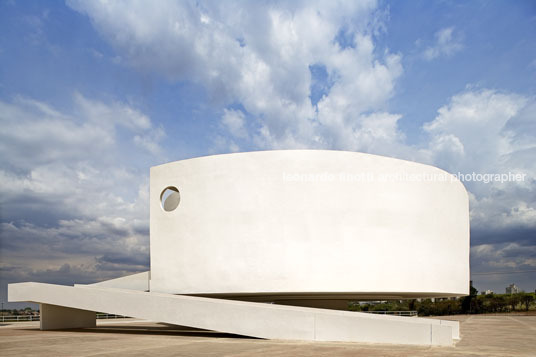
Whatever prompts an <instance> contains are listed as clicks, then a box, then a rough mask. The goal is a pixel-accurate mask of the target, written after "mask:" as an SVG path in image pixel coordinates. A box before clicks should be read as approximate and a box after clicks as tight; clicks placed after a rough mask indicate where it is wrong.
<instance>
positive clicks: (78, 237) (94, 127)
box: [0, 93, 162, 283]
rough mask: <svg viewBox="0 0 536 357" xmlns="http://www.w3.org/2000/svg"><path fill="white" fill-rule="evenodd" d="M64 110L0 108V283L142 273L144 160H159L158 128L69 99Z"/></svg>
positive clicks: (35, 105)
mask: <svg viewBox="0 0 536 357" xmlns="http://www.w3.org/2000/svg"><path fill="white" fill-rule="evenodd" d="M73 105H74V109H73V110H72V111H71V112H68V113H67V112H64V111H59V110H57V109H55V108H54V107H52V106H50V105H49V104H46V103H43V102H40V101H36V100H33V99H29V98H23V97H18V98H15V99H14V100H12V101H11V102H4V101H0V122H1V123H2V128H3V130H2V131H1V132H0V164H1V165H0V167H1V169H0V206H1V207H3V212H2V222H1V223H0V232H1V245H0V248H1V251H0V252H1V256H2V259H1V269H2V274H1V275H2V280H3V282H5V281H21V280H27V279H28V278H29V277H32V280H36V279H38V280H41V281H54V282H58V281H61V282H67V280H69V279H70V280H69V282H70V283H73V282H74V281H76V280H78V281H80V280H83V281H86V282H88V281H89V280H93V281H95V280H99V279H104V278H111V277H116V276H120V275H123V274H125V273H128V272H135V271H140V270H144V269H147V267H148V211H147V205H148V175H147V173H148V170H147V168H146V167H144V166H143V161H144V159H143V158H144V157H145V158H146V159H145V161H147V160H149V158H150V160H158V158H159V157H158V156H154V154H155V152H156V153H158V152H160V146H159V143H158V141H159V140H160V138H161V136H162V134H161V133H160V132H159V131H160V129H159V128H155V127H154V126H153V124H152V122H151V120H150V118H149V117H148V116H146V115H145V114H143V113H142V112H140V111H139V110H138V109H136V108H134V107H132V106H131V105H128V104H125V103H120V102H110V103H104V102H101V101H97V100H92V99H89V98H87V97H84V96H83V95H81V94H79V93H75V94H74V95H73ZM137 138H146V139H145V140H146V141H145V144H147V145H149V147H146V146H147V145H145V146H144V145H141V146H139V145H138V142H137V140H138V139H137ZM132 157H136V159H137V160H139V161H141V162H140V163H137V162H136V161H134V160H132ZM120 256H131V257H132V259H135V260H136V261H128V260H125V259H119V260H118V259H116V258H117V257H120ZM23 258H24V259H23ZM105 263H106V264H105ZM112 267H113V269H112ZM54 272H57V274H56V273H54ZM59 276H62V277H63V278H61V279H60V280H57V279H56V278H55V277H59Z"/></svg>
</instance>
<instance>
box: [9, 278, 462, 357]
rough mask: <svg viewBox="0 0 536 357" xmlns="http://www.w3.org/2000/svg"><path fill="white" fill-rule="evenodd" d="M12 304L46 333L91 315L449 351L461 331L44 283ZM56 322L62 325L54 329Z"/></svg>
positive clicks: (17, 287)
mask: <svg viewBox="0 0 536 357" xmlns="http://www.w3.org/2000/svg"><path fill="white" fill-rule="evenodd" d="M8 300H9V301H33V302H36V303H40V304H43V305H42V308H41V310H42V312H43V313H44V314H43V315H42V321H41V328H42V329H55V328H69V327H84V326H86V327H90V326H94V325H95V323H94V320H92V321H91V323H89V321H88V319H87V317H88V316H91V318H94V315H88V314H87V311H101V312H106V313H110V314H117V315H125V316H132V317H136V318H141V319H147V320H152V321H158V322H164V323H169V324H175V325H183V326H191V327H196V328H202V329H207V330H213V331H220V332H227V333H233V334H238V335H244V336H252V337H259V338H267V339H282V340H306V341H351V342H376V343H396V344H417V345H443V346H448V345H452V343H453V336H454V337H457V334H458V333H459V332H458V331H459V330H458V328H459V325H458V324H457V323H456V322H453V321H443V320H434V319H422V318H410V317H398V316H385V315H373V314H367V313H359V312H351V311H336V310H326V309H315V308H305V307H294V306H284V305H274V304H265V303H255V302H243V301H232V300H222V299H212V298H202V297H192V296H184V295H172V294H162V293H153V292H143V291H135V290H124V289H116V288H106V287H102V286H95V285H77V286H74V287H71V286H62V285H52V284H43V283H18V284H9V286H8ZM48 305H55V306H48ZM66 308H67V309H66ZM75 309H76V310H75ZM66 316H71V317H72V318H73V319H74V320H76V319H77V318H78V320H80V321H82V322H81V323H82V325H80V324H79V325H78V326H73V325H72V324H69V321H68V320H69V319H68V318H66ZM54 320H56V321H59V322H58V323H54ZM62 321H64V322H62ZM84 321H85V323H84ZM47 326H48V327H47ZM50 326H51V327H50Z"/></svg>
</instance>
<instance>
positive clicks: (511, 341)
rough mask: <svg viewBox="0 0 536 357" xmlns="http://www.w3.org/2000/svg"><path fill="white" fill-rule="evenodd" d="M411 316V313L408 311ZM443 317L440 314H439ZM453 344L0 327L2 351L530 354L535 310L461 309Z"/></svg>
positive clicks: (103, 327) (131, 328)
mask: <svg viewBox="0 0 536 357" xmlns="http://www.w3.org/2000/svg"><path fill="white" fill-rule="evenodd" d="M408 318H410V317H408ZM443 318H445V317H443ZM446 318H447V319H451V320H458V321H460V322H461V325H460V328H461V330H460V331H461V334H462V339H461V340H460V341H459V342H458V343H457V344H456V346H453V347H421V346H402V345H380V344H365V343H335V342H334V343H325V342H288V341H269V340H260V339H253V338H243V337H238V336H233V335H228V334H219V333H214V332H206V331H199V330H193V329H188V328H183V327H177V326H168V325H164V324H155V323H151V322H147V321H139V320H129V319H127V320H122V321H114V320H111V321H110V320H108V321H99V322H98V326H97V328H92V329H80V330H64V331H40V330H39V325H38V323H35V322H33V323H32V322H19V323H13V324H9V325H7V324H3V326H1V327H0V355H1V356H146V355H150V356H151V357H156V356H259V355H261V356H360V355H362V356H535V355H536V316H534V315H532V316H524V315H504V314H503V315H470V316H467V315H460V316H449V317H446Z"/></svg>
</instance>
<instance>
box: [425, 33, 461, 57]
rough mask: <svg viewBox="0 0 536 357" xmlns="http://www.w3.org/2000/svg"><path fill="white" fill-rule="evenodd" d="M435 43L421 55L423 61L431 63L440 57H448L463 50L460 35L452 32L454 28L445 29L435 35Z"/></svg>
mask: <svg viewBox="0 0 536 357" xmlns="http://www.w3.org/2000/svg"><path fill="white" fill-rule="evenodd" d="M434 37H435V43H434V45H433V46H429V47H427V48H426V50H425V51H424V53H423V57H424V59H426V60H428V61H431V60H433V59H436V58H438V57H440V56H445V57H449V56H452V55H453V54H455V53H456V52H459V51H460V50H461V49H462V48H463V44H462V40H461V35H460V34H458V33H456V32H455V31H454V27H446V28H443V29H441V30H439V31H437V32H436V33H435V36H434Z"/></svg>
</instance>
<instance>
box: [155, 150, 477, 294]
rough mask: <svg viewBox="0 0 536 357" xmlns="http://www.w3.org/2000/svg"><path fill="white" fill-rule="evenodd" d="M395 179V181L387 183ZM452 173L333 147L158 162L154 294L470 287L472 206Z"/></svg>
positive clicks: (393, 291)
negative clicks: (167, 206) (164, 203)
mask: <svg viewBox="0 0 536 357" xmlns="http://www.w3.org/2000/svg"><path fill="white" fill-rule="evenodd" d="M371 175H372V176H371ZM389 175H391V176H393V179H392V180H391V181H389V180H388V179H387V180H382V177H386V178H388V177H389ZM395 175H407V176H411V175H421V176H423V175H429V176H430V177H432V176H434V175H435V176H437V179H436V180H433V181H427V182H425V181H412V180H411V178H410V177H408V178H403V177H401V178H399V179H397V178H396V177H394V176H395ZM360 177H363V179H362V180H361V181H359V178H360ZM367 177H368V178H367ZM441 178H445V180H444V181H440V179H441ZM452 178H453V176H451V175H449V174H447V173H446V172H444V171H441V170H439V169H437V168H435V167H431V166H427V165H422V164H417V163H414V162H408V161H403V160H397V159H392V158H386V157H380V156H375V155H369V154H362V153H353V152H342V151H323V150H293V151H263V152H252V153H238V154H228V155H216V156H208V157H201V158H196V159H190V160H183V161H178V162H173V163H169V164H165V165H160V166H156V167H153V168H151V183H150V187H151V195H150V196H151V201H150V211H151V220H150V221H151V291H154V292H166V293H173V294H207V295H210V294H229V295H240V294H257V295H259V294H265V295H277V294H287V295H288V294H291V295H306V296H324V297H325V296H327V295H334V294H343V295H345V296H354V297H359V296H362V295H364V296H367V295H368V296H377V297H394V298H397V297H398V298H401V297H425V296H436V297H439V296H456V295H464V294H468V289H469V204H468V197H467V192H466V190H465V188H464V187H463V185H462V184H461V183H460V182H459V181H457V180H454V181H453V180H452ZM166 187H176V188H177V189H178V191H179V192H180V203H179V205H178V207H177V208H176V209H175V210H173V211H166V210H164V209H163V208H162V207H161V202H160V196H161V193H162V191H163V190H164V189H165V188H166Z"/></svg>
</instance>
